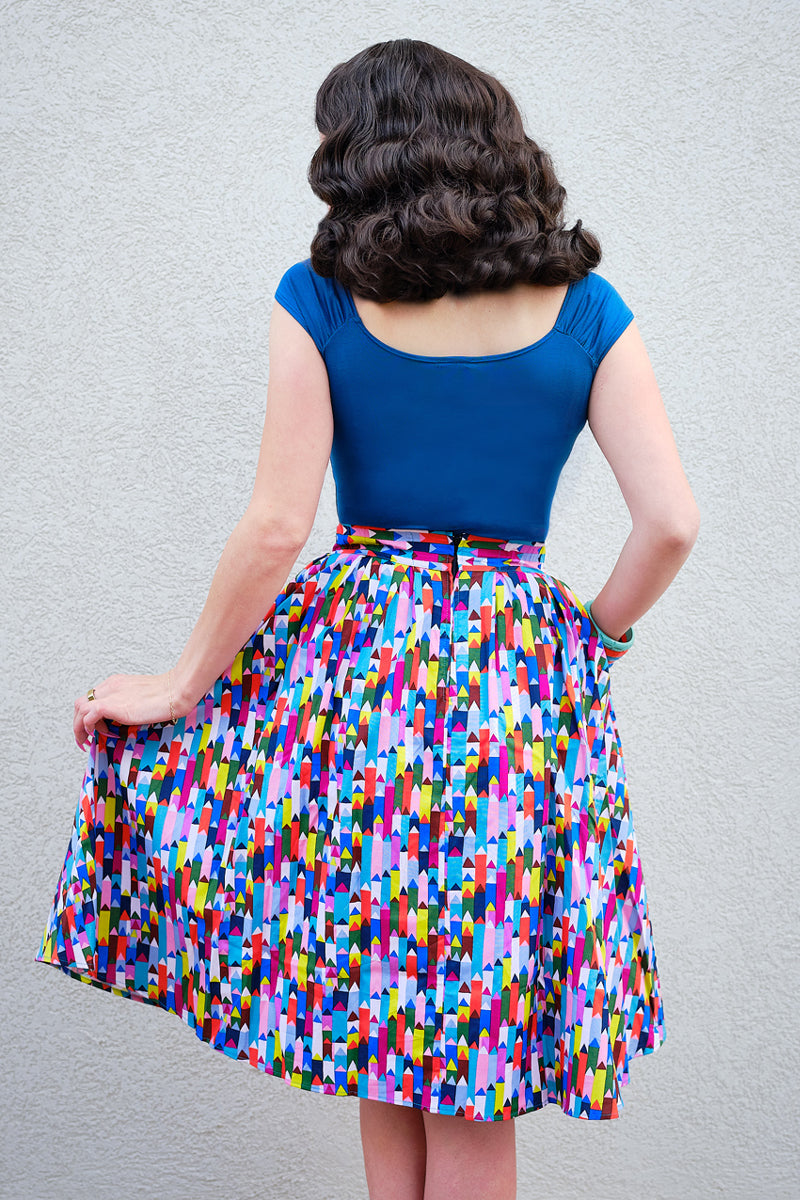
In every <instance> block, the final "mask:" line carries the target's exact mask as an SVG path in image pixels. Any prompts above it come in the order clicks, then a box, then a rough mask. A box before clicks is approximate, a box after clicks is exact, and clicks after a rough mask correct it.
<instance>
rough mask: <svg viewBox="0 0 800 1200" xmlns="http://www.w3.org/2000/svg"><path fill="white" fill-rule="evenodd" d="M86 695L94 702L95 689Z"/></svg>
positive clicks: (91, 689) (90, 689)
mask: <svg viewBox="0 0 800 1200" xmlns="http://www.w3.org/2000/svg"><path fill="white" fill-rule="evenodd" d="M86 695H87V696H88V697H89V699H90V700H94V688H89V690H88V692H87V693H86Z"/></svg>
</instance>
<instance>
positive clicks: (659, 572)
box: [588, 321, 700, 639]
mask: <svg viewBox="0 0 800 1200" xmlns="http://www.w3.org/2000/svg"><path fill="white" fill-rule="evenodd" d="M588 420H589V427H590V429H591V431H592V433H593V435H594V437H595V440H596V441H597V444H598V445H599V447H600V449H601V450H602V452H603V454H604V456H605V458H606V459H607V461H608V463H609V465H610V467H611V469H612V471H613V472H614V475H615V477H616V480H617V483H618V484H619V486H620V489H621V491H622V495H623V497H624V499H625V503H626V504H627V506H628V511H629V512H630V515H631V521H632V526H633V527H632V529H631V532H630V535H629V537H628V539H627V541H626V542H625V545H624V546H623V548H622V551H621V553H620V556H619V558H618V559H617V562H616V564H615V566H614V569H613V570H612V572H611V574H610V576H609V578H608V580H607V582H606V583H605V585H604V586H603V587H602V588H601V589H600V591H599V592H598V593H597V596H596V597H595V599H594V600H593V601H592V617H593V618H594V620H595V623H596V624H597V626H598V627H599V628H600V629H601V630H602V631H603V632H604V633H606V634H608V635H609V636H610V637H612V638H615V639H620V638H622V637H623V636H624V634H625V633H626V631H627V629H628V627H629V626H631V625H633V624H635V622H636V621H638V619H639V618H640V617H641V616H642V615H643V614H644V613H646V612H647V610H648V609H649V608H651V607H652V606H653V604H655V602H656V600H657V599H658V598H659V596H660V595H661V594H662V592H664V591H666V589H667V587H668V586H669V584H670V583H671V582H672V580H673V579H674V578H675V576H676V575H677V573H678V571H679V570H680V568H681V566H682V565H683V563H684V562H685V561H686V559H687V558H688V556H689V552H690V551H691V549H692V546H693V545H694V543H695V540H696V538H697V532H698V529H699V525H700V514H699V511H698V508H697V505H696V503H695V500H694V497H693V495H692V492H691V488H690V487H689V482H688V480H687V478H686V476H685V474H684V472H683V467H682V466H681V462H680V458H679V457H678V450H677V447H676V445H675V439H674V437H673V435H672V430H671V428H670V424H669V420H668V418H667V414H666V411H665V409H664V404H663V401H662V399H661V393H660V391H659V388H658V384H657V383H656V379H655V375H654V373H653V368H652V365H651V363H650V359H649V357H648V354H647V350H646V349H645V346H644V343H643V341H642V338H641V335H640V333H639V330H638V328H637V327H636V323H635V321H632V322H631V323H630V324H629V325H628V327H627V328H626V329H625V331H624V333H622V334H621V335H620V337H619V338H617V340H616V342H615V343H614V344H613V346H612V347H611V349H610V350H609V351H608V353H607V354H606V355H605V357H604V358H603V359H602V361H601V363H600V365H599V367H598V368H597V371H596V373H595V377H594V383H593V384H592V391H591V395H590V397H589V416H588Z"/></svg>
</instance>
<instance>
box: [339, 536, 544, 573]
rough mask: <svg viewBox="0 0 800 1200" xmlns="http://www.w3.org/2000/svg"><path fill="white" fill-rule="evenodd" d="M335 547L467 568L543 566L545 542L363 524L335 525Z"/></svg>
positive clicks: (396, 559)
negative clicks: (383, 527) (515, 540)
mask: <svg viewBox="0 0 800 1200" xmlns="http://www.w3.org/2000/svg"><path fill="white" fill-rule="evenodd" d="M336 547H337V548H339V549H352V550H359V551H361V552H362V553H367V554H373V555H375V556H376V557H379V558H385V559H386V560H387V561H391V562H407V563H409V564H410V565H412V566H424V565H428V566H440V565H441V566H447V565H451V564H454V563H456V564H461V565H465V566H466V565H467V564H468V565H469V566H470V567H474V568H481V567H484V568H487V569H490V568H497V567H502V566H516V567H527V568H528V569H534V570H541V569H542V568H543V567H544V556H545V544H544V542H511V541H503V540H502V539H500V538H490V537H484V536H483V534H476V533H467V532H462V531H460V530H457V529H455V530H452V529H451V530H436V529H373V528H370V527H369V526H366V525H338V526H337V528H336Z"/></svg>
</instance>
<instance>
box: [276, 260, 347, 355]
mask: <svg viewBox="0 0 800 1200" xmlns="http://www.w3.org/2000/svg"><path fill="white" fill-rule="evenodd" d="M340 291H341V289H340V288H338V287H337V286H336V283H335V281H334V280H332V279H325V278H323V277H322V276H321V275H317V274H316V272H315V271H313V270H312V268H311V260H310V259H305V260H304V261H303V262H299V263H295V264H294V266H292V267H289V270H288V271H285V272H284V274H283V275H282V276H281V279H280V281H279V283H278V286H277V287H276V289H275V299H276V300H277V301H278V303H279V304H280V305H281V307H282V308H285V309H286V311H287V312H289V313H291V315H292V316H293V317H294V318H295V320H296V321H299V323H300V324H301V325H302V326H303V328H304V329H305V330H306V332H307V333H308V334H310V336H311V337H312V338H313V340H314V344H315V345H316V347H317V349H318V350H319V352H320V354H322V353H323V352H324V350H325V347H326V346H327V344H328V341H329V340H330V337H331V334H332V333H333V332H334V331H335V330H336V329H338V328H339V326H340V325H341V324H342V323H343V322H344V320H346V318H347V312H346V307H345V305H344V303H343V298H342V296H341V295H340Z"/></svg>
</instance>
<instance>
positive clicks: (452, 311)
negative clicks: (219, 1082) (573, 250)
mask: <svg viewBox="0 0 800 1200" xmlns="http://www.w3.org/2000/svg"><path fill="white" fill-rule="evenodd" d="M565 292H566V288H561V287H560V288H541V287H531V286H529V285H520V286H518V287H516V288H514V289H512V290H511V291H509V292H507V293H495V294H484V295H480V294H473V295H468V296H460V297H453V296H444V297H442V298H441V299H439V300H434V301H427V302H424V303H417V304H408V303H398V302H393V303H392V304H386V305H378V304H376V303H374V302H372V301H367V300H363V299H360V298H357V299H356V303H357V307H358V311H359V314H360V315H361V317H362V319H363V321H364V323H365V325H366V326H367V328H368V329H369V330H370V332H371V333H373V334H374V335H375V336H376V337H377V338H379V340H381V341H384V342H387V343H388V344H389V345H392V346H395V347H396V348H398V349H400V350H406V351H410V352H412V353H418V354H434V355H435V354H473V355H474V354H495V353H505V352H507V351H509V350H514V349H517V348H519V347H521V346H526V345H530V344H531V343H532V342H534V341H537V340H538V339H539V338H540V337H542V336H543V335H544V334H545V333H546V332H547V331H548V330H549V329H550V328H551V327H552V325H553V323H554V322H555V319H556V316H557V314H558V310H559V308H560V307H561V302H562V300H563V298H564V294H565ZM588 419H589V426H590V428H591V431H592V433H593V435H594V437H595V438H596V440H597V442H598V444H599V446H600V449H601V450H602V452H603V454H604V455H605V457H606V459H607V460H608V462H609V464H610V466H611V469H612V471H613V472H614V475H615V477H616V479H617V482H618V483H619V486H620V489H621V491H622V494H623V496H624V499H625V502H626V504H627V506H628V509H629V512H630V516H631V526H632V527H631V533H630V535H629V537H628V538H627V540H626V542H625V544H624V546H623V547H622V550H621V552H620V554H619V557H618V559H617V561H616V564H615V566H614V568H613V570H612V572H611V574H610V576H609V578H608V580H607V581H606V582H605V584H604V585H603V587H602V588H601V589H600V591H599V592H598V594H597V597H596V599H595V600H594V601H593V604H592V613H593V616H594V617H595V619H596V621H597V623H598V625H599V626H600V628H601V629H603V630H604V631H605V632H606V633H608V634H610V635H611V637H614V638H621V637H622V636H623V634H624V633H625V631H626V630H627V629H628V627H629V626H630V625H632V624H634V623H635V622H636V621H638V620H639V618H640V617H641V616H642V615H643V614H644V613H645V612H647V610H648V609H649V608H651V606H652V605H653V604H654V603H655V602H656V600H657V599H658V598H659V596H660V595H661V594H662V593H663V592H664V590H665V589H666V588H667V586H668V585H669V583H670V582H671V581H672V579H673V578H674V577H675V575H676V574H677V572H678V570H679V569H680V567H681V565H682V563H683V562H684V561H685V559H686V557H687V556H688V554H689V552H690V550H691V547H692V545H693V544H694V541H695V539H696V536H697V531H698V524H699V517H698V511H697V506H696V504H695V502H694V499H693V497H692V493H691V490H690V488H689V484H688V482H687V480H686V476H685V474H684V472H683V469H682V467H681V463H680V459H679V457H678V452H677V449H676V446H675V440H674V438H673V435H672V431H671V429H670V425H669V421H668V419H667V415H666V412H665V410H664V405H663V402H662V399H661V395H660V392H659V388H658V385H657V383H656V380H655V376H654V374H653V369H652V366H651V364H650V360H649V358H648V355H647V351H646V349H645V347H644V344H643V342H642V339H641V336H640V334H639V330H638V328H637V326H636V323H635V321H634V322H632V323H631V324H630V325H629V326H628V328H627V329H626V330H625V332H624V333H623V334H622V335H621V336H620V337H619V339H618V340H617V341H616V342H615V344H614V345H613V346H612V347H611V349H610V350H609V352H608V354H607V355H606V356H605V358H604V359H603V361H602V362H601V363H600V366H599V368H598V370H597V373H596V375H595V379H594V384H593V387H592V391H591V396H590V401H589V417H588ZM332 437H333V417H332V413H331V403H330V391H329V386H328V376H327V372H326V369H325V364H324V362H323V360H322V358H321V356H320V354H319V352H318V350H317V348H316V346H315V345H314V342H313V341H312V339H311V337H310V336H309V334H308V333H307V332H306V331H305V330H304V329H303V327H302V326H301V325H300V324H299V323H298V322H297V321H296V320H295V319H294V317H292V316H291V315H290V314H289V313H288V312H286V311H285V310H284V309H283V308H282V307H281V305H280V304H277V303H276V304H275V305H274V307H273V313H272V320H271V325H270V342H269V386H268V393H267V413H266V420H265V424H264V433H263V439H262V444H261V451H260V456H259V461H258V468H257V471H256V478H255V483H254V486H253V493H252V496H251V499H250V503H249V504H248V507H247V510H246V512H245V514H244V516H243V517H242V519H241V521H240V522H239V523H238V525H237V526H236V527H235V529H234V530H233V533H232V534H231V536H230V538H229V540H228V543H227V545H226V546H225V549H224V551H223V553H222V557H221V558H220V561H219V565H218V567H217V570H216V572H215V574H214V577H213V580H212V583H211V588H210V591H209V594H208V599H207V601H206V604H205V607H204V608H203V611H202V613H201V614H200V617H199V620H198V622H197V624H196V626H195V628H194V630H193V631H192V634H191V636H190V637H189V640H188V642H187V644H186V647H185V649H184V650H183V653H182V654H181V656H180V658H179V659H178V660H177V663H176V664H175V666H174V668H173V669H172V671H171V673H165V674H159V675H112V676H110V677H109V678H108V679H104V680H103V681H102V683H100V684H98V685H96V687H95V699H94V700H93V701H91V702H90V701H89V700H88V698H87V696H86V694H83V695H82V696H79V697H78V699H77V700H76V701H75V714H74V732H75V739H76V742H77V743H78V745H79V746H81V747H82V748H85V747H86V746H87V745H88V742H89V739H90V738H91V736H92V734H93V731H94V730H95V728H100V729H102V728H104V722H103V718H106V717H107V718H109V719H110V720H113V721H116V722H120V723H122V724H148V723H151V722H154V721H168V720H170V718H171V714H170V703H169V702H170V694H171V697H172V705H173V710H174V713H175V715H176V716H183V715H185V714H186V713H188V712H190V711H191V710H192V709H193V708H194V707H195V705H196V704H197V703H198V702H199V701H200V699H201V698H202V697H203V696H204V695H205V694H206V693H207V692H208V691H209V690H210V688H211V687H212V685H213V683H214V681H215V680H216V679H217V678H218V676H219V675H220V674H222V672H223V671H224V670H225V669H226V668H228V667H229V666H230V664H231V662H232V661H233V659H234V657H235V656H236V654H237V653H238V651H239V650H240V649H241V647H242V646H243V645H244V644H245V642H247V641H248V639H249V638H250V637H251V636H252V634H253V632H254V631H255V630H256V629H257V628H258V626H259V625H260V624H261V622H262V621H263V619H264V616H265V614H266V613H267V612H268V611H269V609H270V607H271V606H272V604H273V602H274V600H275V598H276V596H277V595H278V593H279V592H280V590H281V589H282V587H283V585H284V584H285V582H286V580H287V578H288V576H289V574H290V573H291V571H292V568H293V567H294V564H295V562H296V561H297V558H298V556H299V554H300V552H301V551H302V548H303V546H304V545H305V542H306V540H307V538H308V536H309V534H310V532H311V528H312V524H313V521H314V517H315V514H316V511H317V505H318V502H319V496H320V491H321V488H322V482H323V478H324V475H325V470H326V467H327V464H328V458H329V455H330V450H331V442H332ZM360 1124H361V1135H362V1146H363V1151H364V1165H365V1171H366V1175H367V1182H368V1186H369V1195H370V1198H371V1200H384V1198H385V1200H444V1198H445V1197H447V1198H450V1197H452V1196H458V1197H459V1200H512V1198H513V1197H514V1196H515V1194H516V1157H515V1142H514V1129H515V1122H514V1121H513V1120H509V1121H497V1122H494V1121H486V1122H482V1121H467V1120H465V1119H463V1118H459V1117H449V1116H442V1115H438V1114H431V1113H427V1112H426V1113H422V1112H419V1111H417V1110H415V1109H405V1108H401V1107H397V1106H394V1105H389V1104H385V1103H381V1102H379V1101H370V1100H361V1101H360Z"/></svg>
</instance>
